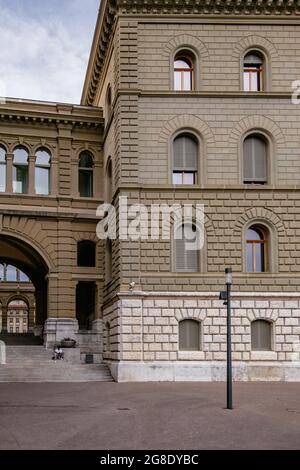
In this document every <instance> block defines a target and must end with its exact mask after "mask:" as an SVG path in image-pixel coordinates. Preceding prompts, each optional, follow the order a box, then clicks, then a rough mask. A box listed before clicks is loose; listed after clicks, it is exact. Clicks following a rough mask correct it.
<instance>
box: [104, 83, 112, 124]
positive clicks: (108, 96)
mask: <svg viewBox="0 0 300 470" xmlns="http://www.w3.org/2000/svg"><path fill="white" fill-rule="evenodd" d="M105 105H106V118H107V119H109V118H110V115H111V105H112V96H111V86H110V85H108V87H107V91H106V99H105Z"/></svg>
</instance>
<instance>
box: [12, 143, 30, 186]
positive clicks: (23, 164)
mask: <svg viewBox="0 0 300 470" xmlns="http://www.w3.org/2000/svg"><path fill="white" fill-rule="evenodd" d="M28 156H29V155H28V152H27V150H26V149H25V148H24V147H21V146H20V147H17V148H15V150H14V156H13V192H14V193H18V194H27V192H28Z"/></svg>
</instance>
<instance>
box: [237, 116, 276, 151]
mask: <svg viewBox="0 0 300 470" xmlns="http://www.w3.org/2000/svg"><path fill="white" fill-rule="evenodd" d="M251 130H257V131H259V130H261V131H266V132H268V134H269V135H270V136H271V137H272V138H273V139H274V140H275V142H276V144H277V146H278V147H284V146H285V137H284V135H283V132H282V130H281V129H280V127H279V125H278V124H277V123H276V122H275V121H272V119H270V118H268V117H267V116H259V115H253V116H247V117H244V118H243V119H241V120H240V121H239V122H238V123H237V124H236V126H235V127H234V128H233V129H232V130H231V133H230V134H229V138H228V142H229V143H230V144H232V145H238V144H239V143H240V142H241V138H242V136H243V135H244V134H246V132H248V131H251Z"/></svg>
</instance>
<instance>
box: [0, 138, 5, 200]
mask: <svg viewBox="0 0 300 470" xmlns="http://www.w3.org/2000/svg"><path fill="white" fill-rule="evenodd" d="M5 190H6V150H5V149H4V148H3V147H1V146H0V192H1V193H5Z"/></svg>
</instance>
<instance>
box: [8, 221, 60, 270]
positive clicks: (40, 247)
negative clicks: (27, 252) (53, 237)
mask: <svg viewBox="0 0 300 470" xmlns="http://www.w3.org/2000/svg"><path fill="white" fill-rule="evenodd" d="M23 219H24V218H22V217H19V218H18V219H16V217H9V216H6V217H4V221H3V226H2V228H1V227H0V233H1V235H7V236H8V237H13V238H16V239H18V240H21V241H22V242H24V243H28V245H30V246H31V247H32V248H33V249H34V250H35V251H36V252H37V253H38V254H39V255H40V256H41V258H42V259H43V261H44V262H45V263H46V264H47V266H48V268H49V270H50V271H52V270H55V263H54V260H53V253H55V250H54V247H53V245H52V243H50V242H49V239H48V237H47V232H45V231H43V229H42V225H41V224H40V223H39V222H37V221H34V223H31V221H30V219H29V220H28V223H25V224H24V223H23V222H24V220H23Z"/></svg>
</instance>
